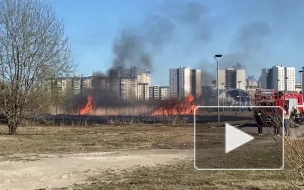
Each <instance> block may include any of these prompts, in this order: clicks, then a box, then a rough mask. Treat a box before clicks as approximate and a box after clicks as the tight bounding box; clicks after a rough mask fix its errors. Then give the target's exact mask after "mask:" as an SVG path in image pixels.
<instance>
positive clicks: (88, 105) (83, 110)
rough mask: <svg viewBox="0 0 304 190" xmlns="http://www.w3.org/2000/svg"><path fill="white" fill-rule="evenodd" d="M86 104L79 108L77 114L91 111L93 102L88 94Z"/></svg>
mask: <svg viewBox="0 0 304 190" xmlns="http://www.w3.org/2000/svg"><path fill="white" fill-rule="evenodd" d="M87 100H88V101H87V105H86V106H85V107H84V108H82V109H80V110H79V114H80V115H86V114H88V113H90V112H91V111H93V110H94V103H93V97H92V96H88V98H87Z"/></svg>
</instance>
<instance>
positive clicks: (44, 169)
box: [0, 150, 193, 190]
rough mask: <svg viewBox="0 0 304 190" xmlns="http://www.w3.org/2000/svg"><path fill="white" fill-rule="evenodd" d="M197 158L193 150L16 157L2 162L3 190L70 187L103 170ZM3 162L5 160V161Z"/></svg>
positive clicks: (0, 164) (0, 166)
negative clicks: (194, 156)
mask: <svg viewBox="0 0 304 190" xmlns="http://www.w3.org/2000/svg"><path fill="white" fill-rule="evenodd" d="M188 157H193V150H134V151H119V152H103V153H102V152H100V153H80V154H65V155H14V156H12V157H10V158H5V159H7V161H2V162H0V189H3V190H4V189H20V190H21V189H23V190H24V189H39V188H60V187H68V186H69V185H72V184H74V183H81V182H84V181H85V180H86V179H87V178H88V177H89V176H93V175H97V174H99V173H100V172H101V171H103V170H107V169H112V170H118V171H119V170H122V169H128V168H134V167H136V166H155V165H157V164H167V163H171V162H173V161H176V160H180V159H185V158H188ZM2 159H3V158H2Z"/></svg>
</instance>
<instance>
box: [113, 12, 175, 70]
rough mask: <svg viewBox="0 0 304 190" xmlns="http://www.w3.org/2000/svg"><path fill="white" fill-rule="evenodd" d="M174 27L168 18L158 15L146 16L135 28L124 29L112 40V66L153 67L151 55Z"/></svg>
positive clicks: (164, 41)
mask: <svg viewBox="0 0 304 190" xmlns="http://www.w3.org/2000/svg"><path fill="white" fill-rule="evenodd" d="M174 29H175V26H174V25H173V23H172V22H171V21H170V20H169V19H167V18H165V17H162V16H158V15H155V16H152V17H148V18H146V19H145V20H144V21H143V23H141V24H140V25H139V27H137V28H136V29H135V30H127V29H124V30H123V31H122V32H121V34H120V36H119V37H118V38H117V39H116V40H115V42H114V46H113V53H114V55H115V59H114V61H113V66H112V68H117V67H123V68H130V67H132V66H136V67H138V68H141V69H153V67H152V61H153V60H152V57H151V55H153V54H154V53H157V52H159V51H161V50H162V48H163V46H164V44H165V43H167V42H168V41H170V39H171V37H172V35H173V31H174Z"/></svg>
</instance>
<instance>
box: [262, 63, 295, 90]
mask: <svg viewBox="0 0 304 190" xmlns="http://www.w3.org/2000/svg"><path fill="white" fill-rule="evenodd" d="M261 80H262V81H261V83H262V86H261V87H262V88H264V89H274V90H278V91H291V92H294V91H295V90H296V89H295V84H296V81H295V80H296V76H295V68H294V67H283V66H273V67H272V68H270V69H266V68H264V69H262V75H261Z"/></svg>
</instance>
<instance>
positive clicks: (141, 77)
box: [49, 67, 151, 100]
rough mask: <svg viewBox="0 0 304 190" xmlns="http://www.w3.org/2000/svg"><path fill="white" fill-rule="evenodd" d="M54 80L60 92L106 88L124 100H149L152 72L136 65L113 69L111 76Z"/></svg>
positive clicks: (76, 92)
mask: <svg viewBox="0 0 304 190" xmlns="http://www.w3.org/2000/svg"><path fill="white" fill-rule="evenodd" d="M54 80H55V81H56V82H54ZM54 80H53V82H52V84H53V85H52V89H54V86H56V89H57V90H58V91H60V92H69V93H70V92H71V94H79V93H81V92H83V91H84V90H86V89H101V90H102V89H106V90H109V91H110V92H112V93H113V94H115V95H117V97H118V98H120V99H122V100H148V99H149V86H150V85H151V72H149V71H145V70H140V69H138V68H136V67H132V68H131V69H123V68H121V67H119V68H117V69H111V70H110V73H109V76H105V75H100V74H99V75H94V74H93V76H89V77H83V76H74V77H63V78H57V79H54ZM54 84H55V85H54ZM49 89H50V88H49Z"/></svg>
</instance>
